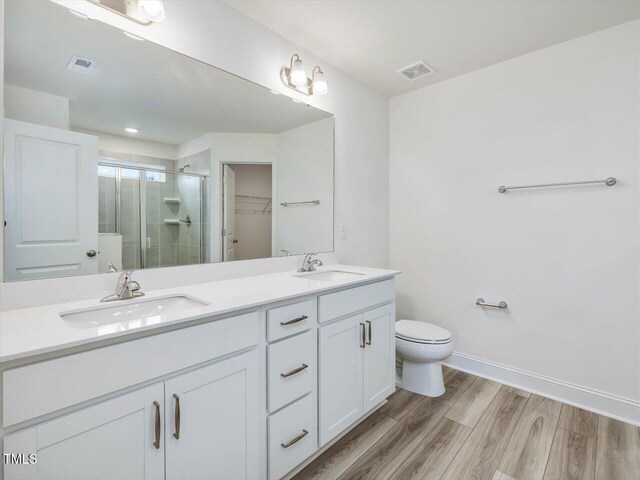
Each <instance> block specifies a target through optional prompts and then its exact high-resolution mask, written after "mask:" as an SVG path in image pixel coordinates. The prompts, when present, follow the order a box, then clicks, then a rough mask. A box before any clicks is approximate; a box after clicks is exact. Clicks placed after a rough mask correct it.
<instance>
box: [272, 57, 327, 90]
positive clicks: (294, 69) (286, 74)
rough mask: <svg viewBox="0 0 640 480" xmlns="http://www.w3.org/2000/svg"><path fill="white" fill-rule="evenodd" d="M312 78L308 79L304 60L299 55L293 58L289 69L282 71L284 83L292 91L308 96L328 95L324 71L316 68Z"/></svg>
mask: <svg viewBox="0 0 640 480" xmlns="http://www.w3.org/2000/svg"><path fill="white" fill-rule="evenodd" d="M311 77H312V78H309V77H307V72H306V71H305V69H304V65H303V64H302V59H301V58H300V55H298V54H297V53H294V54H293V55H292V56H291V61H290V62H289V67H284V68H283V69H282V70H281V71H280V78H281V79H282V83H284V84H285V85H286V86H287V87H289V88H290V89H292V90H295V91H297V92H300V93H304V94H305V95H307V96H311V95H325V94H326V93H327V80H326V78H325V76H324V73H323V71H322V69H321V68H320V67H318V66H315V67H314V68H313V72H312V73H311Z"/></svg>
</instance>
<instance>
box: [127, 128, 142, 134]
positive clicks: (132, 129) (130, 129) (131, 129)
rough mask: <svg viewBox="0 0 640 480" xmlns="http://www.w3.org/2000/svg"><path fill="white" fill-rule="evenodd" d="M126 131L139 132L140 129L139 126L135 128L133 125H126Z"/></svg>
mask: <svg viewBox="0 0 640 480" xmlns="http://www.w3.org/2000/svg"><path fill="white" fill-rule="evenodd" d="M124 131H125V132H128V133H138V132H139V131H140V130H138V129H137V128H133V127H125V129H124Z"/></svg>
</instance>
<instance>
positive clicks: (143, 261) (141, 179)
mask: <svg viewBox="0 0 640 480" xmlns="http://www.w3.org/2000/svg"><path fill="white" fill-rule="evenodd" d="M98 166H105V167H111V168H114V169H115V182H116V184H115V210H116V211H115V217H116V218H115V226H116V227H115V230H116V232H115V233H117V234H120V235H122V169H123V168H124V169H127V170H137V171H138V172H141V173H139V174H138V196H139V199H140V201H139V202H138V208H139V209H140V211H139V219H140V268H141V269H146V268H149V267H148V266H147V176H146V175H144V174H142V173H146V172H158V173H164V174H169V175H185V176H187V177H196V178H199V179H200V256H199V262H198V263H199V264H203V263H205V257H206V253H205V251H206V247H205V220H206V211H207V210H206V208H207V204H206V199H205V188H206V179H207V178H208V175H202V174H200V173H188V172H180V171H174V170H166V169H162V168H153V167H147V166H142V165H135V164H129V163H128V162H122V161H118V160H116V159H110V158H105V157H98ZM176 260H177V257H176ZM187 265H188V264H187ZM168 266H175V265H158V266H157V267H156V268H161V267H168ZM178 266H179V265H178Z"/></svg>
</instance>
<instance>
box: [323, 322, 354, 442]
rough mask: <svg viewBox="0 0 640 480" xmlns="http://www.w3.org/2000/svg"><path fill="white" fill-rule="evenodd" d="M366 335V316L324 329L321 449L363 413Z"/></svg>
mask: <svg viewBox="0 0 640 480" xmlns="http://www.w3.org/2000/svg"><path fill="white" fill-rule="evenodd" d="M363 332H364V323H363V318H362V315H355V316H353V317H349V318H346V319H344V320H340V321H339V322H336V323H332V324H331V325H327V326H325V327H322V328H320V365H319V366H320V371H319V374H320V388H319V391H320V404H319V408H320V446H322V445H325V444H326V443H327V442H328V441H329V440H331V439H332V438H333V437H335V436H336V435H337V434H339V433H340V432H341V431H343V430H344V429H345V428H346V427H348V426H349V425H351V424H352V423H353V422H355V421H356V420H358V418H360V416H361V415H362V413H363V410H362V352H363V349H364V343H363Z"/></svg>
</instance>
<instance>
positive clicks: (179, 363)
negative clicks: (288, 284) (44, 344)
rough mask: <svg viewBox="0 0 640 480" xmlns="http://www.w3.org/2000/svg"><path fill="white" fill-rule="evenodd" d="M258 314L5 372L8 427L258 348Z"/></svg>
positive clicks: (5, 413)
mask: <svg viewBox="0 0 640 480" xmlns="http://www.w3.org/2000/svg"><path fill="white" fill-rule="evenodd" d="M258 322H259V314H258V312H251V313H246V314H244V315H237V316H235V317H229V318H223V319H220V320H212V321H211V322H209V323H204V324H201V325H196V326H193V327H188V328H183V329H180V330H175V331H172V332H167V333H161V334H158V335H152V336H149V337H145V338H141V339H138V340H132V341H129V342H123V343H118V344H115V345H110V346H107V347H102V348H97V349H95V350H90V351H86V352H82V353H76V354H73V355H67V356H66V357H61V358H56V359H53V360H47V361H45V362H40V363H35V364H32V365H27V366H24V367H18V368H14V369H12V370H7V371H6V372H4V373H3V377H2V380H3V392H2V399H3V404H2V414H3V415H2V421H3V425H4V426H5V427H7V426H9V425H14V424H16V423H19V422H23V421H25V420H29V419H31V418H35V417H38V416H41V415H45V414H47V413H52V412H55V411H56V410H60V409H62V408H66V407H70V406H72V405H76V404H78V403H81V402H84V401H87V400H91V399H93V398H97V397H100V396H102V395H106V394H109V393H112V392H116V391H118V390H120V389H123V388H127V387H130V386H133V385H137V384H139V383H142V382H146V381H148V380H152V379H154V378H158V377H161V376H163V375H167V374H169V373H172V372H176V371H178V370H181V369H183V368H187V367H190V366H192V365H196V364H198V363H202V362H206V361H208V360H212V359H214V358H216V357H220V356H222V355H227V354H230V353H233V352H235V351H238V350H242V349H244V348H247V347H250V346H253V345H256V344H257V343H258V333H257V332H258Z"/></svg>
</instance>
